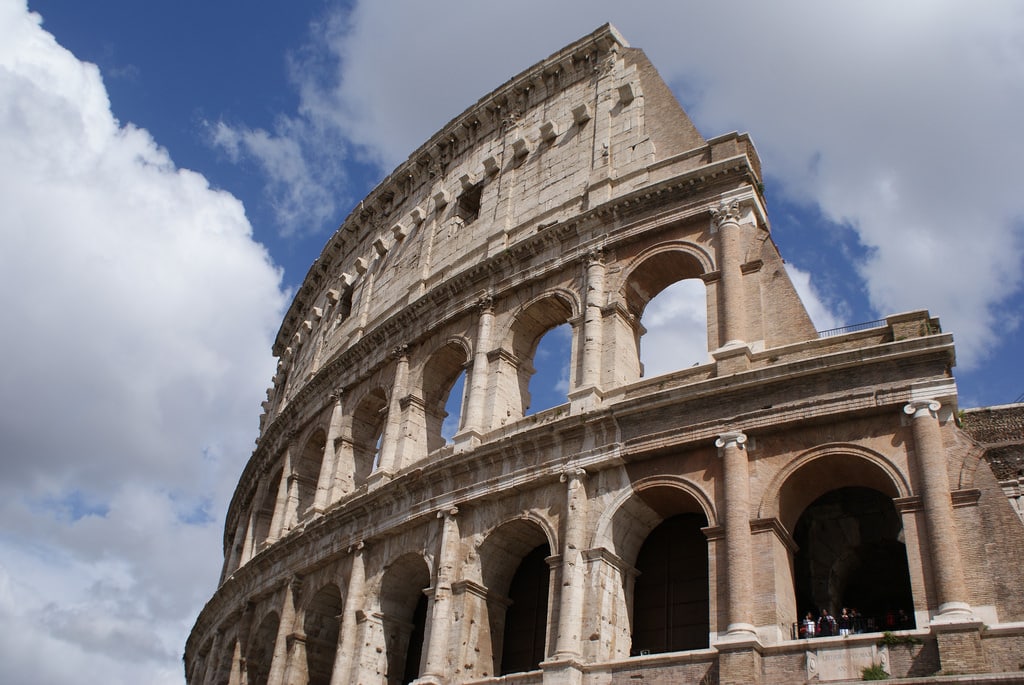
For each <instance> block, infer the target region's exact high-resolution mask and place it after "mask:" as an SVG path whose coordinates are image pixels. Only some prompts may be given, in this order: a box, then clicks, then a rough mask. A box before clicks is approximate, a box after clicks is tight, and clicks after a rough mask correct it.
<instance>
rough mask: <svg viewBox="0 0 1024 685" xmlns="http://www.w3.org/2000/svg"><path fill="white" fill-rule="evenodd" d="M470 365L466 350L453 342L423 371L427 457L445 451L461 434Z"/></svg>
mask: <svg viewBox="0 0 1024 685" xmlns="http://www.w3.org/2000/svg"><path fill="white" fill-rule="evenodd" d="M468 361H469V355H468V353H467V351H466V348H464V347H463V346H462V345H460V344H459V343H457V342H454V341H450V342H448V343H447V344H445V345H444V346H443V347H441V349H439V350H437V352H435V353H434V354H433V355H432V356H431V357H430V359H429V361H428V362H427V364H426V365H425V366H424V368H423V390H422V392H423V402H424V411H425V413H426V417H425V419H426V424H427V452H428V453H429V452H433V451H434V450H436V449H438V448H439V447H443V446H444V445H445V443H446V442H447V441H448V440H450V439H451V437H452V436H453V435H455V433H457V432H458V430H459V427H460V426H459V422H460V420H461V417H462V404H463V388H464V386H465V378H466V371H465V368H466V364H467V363H468Z"/></svg>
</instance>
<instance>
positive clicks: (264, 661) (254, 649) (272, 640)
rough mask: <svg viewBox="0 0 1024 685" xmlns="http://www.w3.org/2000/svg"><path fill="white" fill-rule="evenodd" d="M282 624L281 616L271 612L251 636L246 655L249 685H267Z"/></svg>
mask: <svg viewBox="0 0 1024 685" xmlns="http://www.w3.org/2000/svg"><path fill="white" fill-rule="evenodd" d="M280 624H281V618H280V616H279V615H278V613H277V612H276V611H272V610H271V611H268V612H267V613H266V614H265V615H264V616H263V617H262V619H261V620H260V622H259V623H258V624H257V627H256V629H255V630H254V631H253V632H252V633H251V634H250V636H249V644H248V649H247V650H246V654H245V669H246V676H247V679H246V684H247V685H267V681H268V679H269V678H270V668H271V665H272V664H273V661H274V646H275V644H276V642H277V633H278V629H279V627H280Z"/></svg>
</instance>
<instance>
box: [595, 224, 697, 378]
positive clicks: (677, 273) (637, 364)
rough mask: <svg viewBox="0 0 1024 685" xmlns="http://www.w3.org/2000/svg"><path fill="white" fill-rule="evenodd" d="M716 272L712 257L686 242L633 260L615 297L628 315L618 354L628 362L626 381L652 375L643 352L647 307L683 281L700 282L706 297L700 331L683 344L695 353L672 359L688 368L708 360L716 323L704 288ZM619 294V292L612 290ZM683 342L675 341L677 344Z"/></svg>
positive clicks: (655, 249)
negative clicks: (711, 314)
mask: <svg viewBox="0 0 1024 685" xmlns="http://www.w3.org/2000/svg"><path fill="white" fill-rule="evenodd" d="M713 270H714V266H713V262H712V260H711V257H710V256H709V255H708V254H707V253H706V252H705V251H704V250H703V249H702V248H701V247H699V246H697V245H694V244H692V243H688V242H684V241H672V242H666V243H661V244H658V245H656V246H654V247H651V248H648V249H647V250H644V251H643V252H641V253H640V254H639V255H637V256H636V257H635V258H633V259H632V260H631V261H630V263H629V266H628V267H627V269H625V272H624V274H623V276H622V280H621V283H620V285H619V288H618V290H617V295H616V297H617V298H618V301H619V303H620V304H621V305H622V306H623V307H624V309H625V310H626V311H627V312H628V313H629V316H628V317H625V318H624V319H622V320H621V321H620V322H619V326H620V328H622V329H623V330H622V331H621V334H620V335H619V336H618V338H619V341H618V344H619V345H622V346H623V347H624V348H627V349H628V348H630V347H631V348H632V349H631V350H629V352H628V353H627V352H626V350H623V352H622V353H621V354H620V355H619V357H620V359H623V360H628V363H629V366H630V367H631V368H630V369H627V370H626V371H624V372H622V373H624V374H625V380H626V381H632V380H636V379H637V378H639V377H640V376H641V375H650V374H651V371H650V370H649V369H648V370H647V371H646V372H645V369H644V360H643V354H642V351H643V349H644V344H643V337H644V335H645V334H646V333H647V332H648V330H647V328H646V326H645V324H644V320H643V319H644V314H645V313H646V312H647V310H648V305H649V304H650V303H651V302H652V301H653V300H654V299H655V298H657V297H658V296H659V295H660V294H662V293H663V292H664V291H666V290H667V289H669V288H671V287H672V286H674V285H676V284H679V283H682V282H683V281H696V282H697V283H699V290H700V292H701V293H702V294H703V302H704V305H703V312H702V313H701V314H699V315H696V318H697V320H698V321H699V322H700V326H701V328H700V330H699V331H693V334H692V335H686V336H684V337H683V340H682V341H681V342H684V343H685V342H689V343H690V344H687V345H684V346H683V347H684V348H685V349H687V350H689V351H690V352H691V353H692V357H689V358H677V357H676V356H673V364H672V365H671V366H673V367H674V365H675V364H686V365H689V363H690V362H691V361H697V362H698V363H701V362H703V361H706V359H707V356H706V351H707V350H708V349H710V347H711V344H712V343H711V341H712V339H713V331H712V328H713V325H714V320H713V319H712V318H711V316H710V314H709V312H710V311H711V310H712V309H713V308H712V307H711V306H710V304H709V303H710V298H711V296H712V293H711V291H710V290H709V288H708V287H707V286H706V285H705V283H704V280H703V276H705V275H706V274H708V273H711V272H712V271H713ZM613 292H616V291H613ZM652 330H653V332H652V335H656V334H657V332H658V329H657V328H656V327H655V328H653V329H652ZM679 342H680V341H678V340H676V343H677V345H678V343H679ZM647 361H648V363H649V362H650V359H648V360H647ZM668 370H671V369H670V368H667V367H665V366H664V365H663V368H662V369H661V370H660V371H659V370H657V368H655V370H654V373H663V372H666V371H668Z"/></svg>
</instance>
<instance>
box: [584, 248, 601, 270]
mask: <svg viewBox="0 0 1024 685" xmlns="http://www.w3.org/2000/svg"><path fill="white" fill-rule="evenodd" d="M583 263H584V264H586V265H587V266H591V265H593V264H603V263H604V250H602V249H601V248H599V247H597V248H594V249H593V250H587V251H586V252H584V253H583Z"/></svg>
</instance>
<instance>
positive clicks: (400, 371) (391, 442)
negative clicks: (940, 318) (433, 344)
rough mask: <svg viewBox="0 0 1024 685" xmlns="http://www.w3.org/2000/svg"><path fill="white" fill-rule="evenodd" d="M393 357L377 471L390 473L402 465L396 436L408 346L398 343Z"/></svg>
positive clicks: (405, 389) (406, 379)
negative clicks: (393, 364)
mask: <svg viewBox="0 0 1024 685" xmlns="http://www.w3.org/2000/svg"><path fill="white" fill-rule="evenodd" d="M391 355H392V356H393V357H394V358H395V382H394V384H393V385H392V387H391V399H390V402H389V403H388V416H387V420H386V422H385V423H384V437H383V439H382V440H381V443H380V464H379V465H378V467H377V471H379V472H380V473H382V474H387V475H391V474H393V473H394V472H395V471H397V470H398V469H399V468H401V467H402V464H401V463H400V458H399V456H400V455H398V450H397V449H396V448H397V447H398V438H399V435H400V433H401V430H402V398H403V397H405V395H406V393H408V387H407V386H408V385H409V347H408V346H407V345H399V346H398V347H396V348H395V349H394V350H392V351H391Z"/></svg>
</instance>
